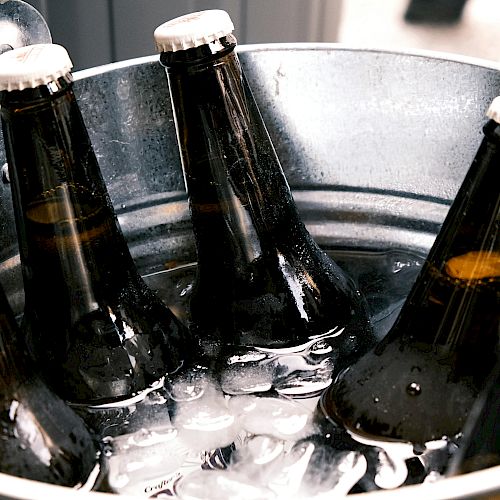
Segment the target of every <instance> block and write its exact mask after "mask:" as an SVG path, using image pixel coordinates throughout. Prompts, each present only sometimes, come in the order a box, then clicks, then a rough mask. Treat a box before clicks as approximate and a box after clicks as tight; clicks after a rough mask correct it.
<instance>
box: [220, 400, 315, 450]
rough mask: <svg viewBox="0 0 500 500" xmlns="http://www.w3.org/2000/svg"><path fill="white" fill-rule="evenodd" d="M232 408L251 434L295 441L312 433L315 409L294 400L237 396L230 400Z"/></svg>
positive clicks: (243, 426) (240, 422)
mask: <svg viewBox="0 0 500 500" xmlns="http://www.w3.org/2000/svg"><path fill="white" fill-rule="evenodd" d="M229 408H230V410H231V412H232V413H233V415H235V416H237V418H238V421H239V424H240V425H241V427H242V428H243V429H244V430H246V431H247V432H249V433H250V434H255V435H259V434H264V435H268V436H272V437H275V438H278V439H283V440H288V441H295V440H297V439H300V438H302V437H304V436H305V435H307V434H308V433H310V432H309V426H310V425H311V412H310V410H309V409H308V408H306V407H305V406H303V405H302V404H300V403H299V402H297V401H294V400H289V399H285V398H282V397H252V396H235V397H232V398H231V399H230V400H229Z"/></svg>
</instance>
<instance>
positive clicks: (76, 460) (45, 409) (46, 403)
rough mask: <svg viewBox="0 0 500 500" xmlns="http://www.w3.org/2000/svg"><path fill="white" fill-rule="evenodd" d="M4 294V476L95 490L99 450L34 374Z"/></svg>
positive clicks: (0, 352) (0, 351)
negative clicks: (93, 488)
mask: <svg viewBox="0 0 500 500" xmlns="http://www.w3.org/2000/svg"><path fill="white" fill-rule="evenodd" d="M22 346H23V344H22V339H21V338H20V332H19V331H18V325H17V323H16V320H15V318H14V315H13V313H12V311H11V309H10V306H9V304H8V302H7V298H6V297H5V294H4V291H3V289H0V472H3V473H5V474H10V475H14V476H19V477H22V478H25V479H32V480H36V481H44V482H49V483H54V484H59V485H63V486H70V487H78V486H80V487H82V486H84V485H85V487H87V488H91V487H93V486H94V485H95V484H96V479H97V477H98V476H99V449H98V446H97V444H96V441H94V438H93V437H92V436H91V434H90V433H89V431H88V430H87V428H86V426H85V424H84V422H83V421H82V420H81V419H80V417H78V416H77V415H76V414H75V413H74V412H73V411H72V410H71V409H70V408H69V407H68V406H67V405H66V404H65V403H64V402H63V401H62V400H61V399H60V398H59V397H58V396H57V395H56V394H55V393H54V392H53V391H52V390H50V388H49V387H48V386H47V385H45V383H44V382H43V381H42V380H41V379H40V378H39V377H38V376H37V375H36V374H35V371H34V370H33V369H32V364H31V362H30V360H29V359H28V356H27V354H26V353H25V351H24V348H23V347H22Z"/></svg>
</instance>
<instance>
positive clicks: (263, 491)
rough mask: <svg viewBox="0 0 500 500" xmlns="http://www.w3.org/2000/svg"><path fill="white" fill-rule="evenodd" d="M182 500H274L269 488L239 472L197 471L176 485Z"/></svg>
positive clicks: (274, 496)
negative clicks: (255, 482) (253, 482)
mask: <svg viewBox="0 0 500 500" xmlns="http://www.w3.org/2000/svg"><path fill="white" fill-rule="evenodd" d="M175 494H176V495H177V496H178V497H179V498H180V499H181V500H221V499H223V498H224V499H225V498H227V499H238V500H257V499H259V500H274V499H275V498H276V495H275V494H274V493H273V492H272V491H271V490H269V488H265V487H261V486H259V485H255V484H252V483H251V482H249V481H248V480H247V478H246V477H245V476H244V475H242V474H239V473H238V472H228V471H196V472H192V473H191V474H189V475H188V476H184V477H183V478H181V479H180V480H179V481H178V483H177V484H176V487H175Z"/></svg>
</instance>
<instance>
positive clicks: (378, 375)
mask: <svg viewBox="0 0 500 500" xmlns="http://www.w3.org/2000/svg"><path fill="white" fill-rule="evenodd" d="M488 116H489V117H490V120H489V121H488V122H487V123H486V124H485V126H484V127H483V131H484V138H483V140H482V142H481V144H480V146H479V148H478V151H477V154H476V156H475V158H474V160H473V162H472V164H471V166H470V168H469V170H468V172H467V174H466V176H465V179H464V180H463V183H462V185H461V187H460V189H459V190H458V193H457V195H456V197H455V199H454V201H453V203H452V205H451V207H450V209H449V211H448V214H447V216H446V218H445V220H444V222H443V225H442V227H441V230H440V232H439V234H438V235H437V237H436V239H435V241H434V244H433V246H432V248H431V250H430V252H429V254H428V256H427V258H426V261H425V262H424V265H423V267H422V270H421V272H420V274H419V276H418V277H417V281H416V282H415V284H414V286H413V288H412V290H411V291H410V294H409V295H408V298H407V300H406V301H405V303H404V305H403V308H402V310H401V312H400V314H399V316H398V318H397V319H396V321H395V323H394V325H393V327H392V328H391V329H390V331H389V333H388V334H387V335H386V336H385V337H384V338H383V339H382V340H381V341H380V342H379V343H378V344H377V345H376V346H375V347H374V348H373V349H372V350H370V352H368V353H367V354H366V355H364V356H363V357H362V358H361V359H359V360H358V361H357V362H356V363H354V364H353V365H352V366H351V367H349V368H347V369H346V370H344V371H343V372H342V373H341V374H340V375H339V376H338V377H337V379H336V380H335V381H334V382H333V383H332V384H331V386H330V388H329V389H328V390H327V391H326V392H325V393H324V394H323V396H322V399H321V400H320V407H321V409H322V411H323V414H324V415H325V416H326V417H327V418H331V419H332V420H334V421H336V422H337V423H340V424H342V425H344V426H346V427H347V428H348V429H350V430H352V432H353V433H357V434H358V435H366V436H369V437H376V438H380V439H386V440H400V441H408V442H412V443H416V444H418V445H425V443H426V442H428V441H432V440H438V439H441V438H442V437H443V436H446V437H449V438H453V436H456V435H458V433H459V432H460V431H461V429H462V427H463V425H464V423H465V421H466V418H467V415H468V413H469V410H470V408H471V406H472V404H473V402H474V401H475V399H476V397H477V396H478V393H479V391H480V390H481V389H482V387H483V385H484V383H485V380H486V378H487V377H488V375H489V373H490V372H491V370H492V369H493V367H494V365H495V362H496V359H497V355H496V352H497V346H498V343H499V321H500V304H499V301H500V279H499V278H500V239H499V217H500V215H499V207H500V191H499V189H498V171H499V168H500V100H499V99H498V98H497V99H495V100H494V101H493V102H492V104H491V106H490V108H489V110H488Z"/></svg>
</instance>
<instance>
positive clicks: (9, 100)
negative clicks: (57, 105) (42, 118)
mask: <svg viewBox="0 0 500 500" xmlns="http://www.w3.org/2000/svg"><path fill="white" fill-rule="evenodd" d="M72 88H73V75H72V74H71V73H67V74H66V75H64V76H62V77H60V78H58V79H57V80H53V81H51V82H49V83H47V84H45V85H39V86H38V87H34V88H26V89H23V90H12V91H10V92H7V91H3V92H0V105H1V106H2V108H6V109H7V110H9V109H16V110H18V109H25V108H32V107H35V109H36V107H37V105H43V104H44V103H46V102H47V99H52V98H57V97H59V96H60V95H61V94H64V93H68V92H72ZM3 114H4V111H2V115H3Z"/></svg>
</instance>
